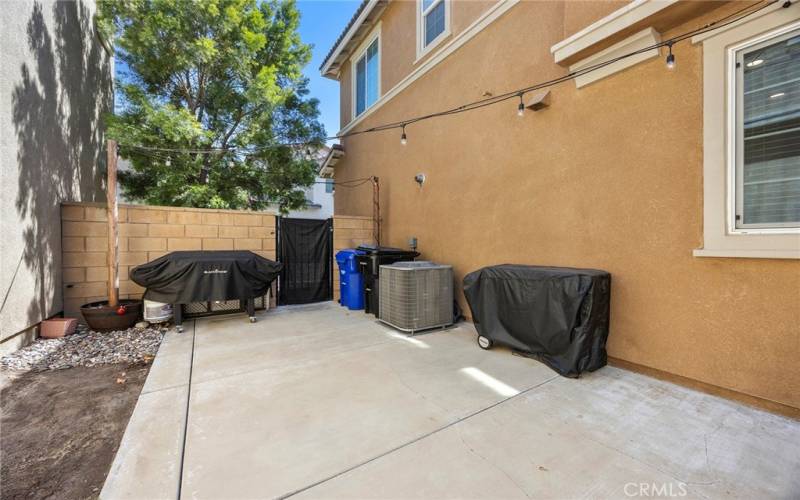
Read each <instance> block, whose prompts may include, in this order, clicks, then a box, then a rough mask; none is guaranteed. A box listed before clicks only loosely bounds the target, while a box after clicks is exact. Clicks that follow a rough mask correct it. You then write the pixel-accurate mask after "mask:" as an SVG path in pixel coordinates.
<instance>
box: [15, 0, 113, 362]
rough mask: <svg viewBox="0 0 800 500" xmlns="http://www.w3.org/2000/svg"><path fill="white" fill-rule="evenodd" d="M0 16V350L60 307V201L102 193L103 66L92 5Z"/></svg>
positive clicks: (21, 3) (106, 100) (29, 8)
mask: <svg viewBox="0 0 800 500" xmlns="http://www.w3.org/2000/svg"><path fill="white" fill-rule="evenodd" d="M1 7H2V8H0V54H1V55H0V61H2V69H1V70H0V213H2V216H1V217H0V235H2V238H0V297H1V298H2V309H0V352H6V351H10V350H14V349H17V348H19V347H20V346H21V345H23V344H24V343H25V342H27V341H29V340H30V339H31V338H32V336H33V334H34V331H33V328H32V327H33V326H34V325H36V324H37V323H39V321H41V320H42V319H44V318H47V317H49V316H51V315H53V314H56V313H58V312H59V311H60V310H61V308H62V304H61V273H60V270H61V225H60V216H59V212H60V203H61V202H62V201H64V200H98V199H103V198H105V194H104V192H103V189H102V187H103V169H104V167H103V164H104V156H105V148H104V145H103V124H102V113H104V112H107V111H110V110H111V106H112V103H113V92H112V75H113V61H112V59H111V57H110V55H109V54H108V53H107V52H106V50H105V49H104V48H103V47H102V45H101V43H100V40H99V39H98V37H97V35H96V33H95V29H94V20H93V19H94V13H95V2H94V0H77V1H69V2H64V1H62V2H56V1H53V0H41V1H37V2H33V1H28V0H13V1H6V2H3V3H2V6H1Z"/></svg>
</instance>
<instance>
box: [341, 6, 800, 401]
mask: <svg viewBox="0 0 800 500" xmlns="http://www.w3.org/2000/svg"><path fill="white" fill-rule="evenodd" d="M736 8H737V7H736V5H731V6H728V7H724V8H722V9H718V10H717V11H716V12H714V13H713V16H706V17H705V18H698V19H694V20H692V21H691V22H689V23H688V24H686V25H684V26H679V27H676V28H675V32H679V31H684V30H686V29H688V28H693V27H696V26H698V25H702V24H703V23H705V22H707V21H708V20H710V19H712V17H713V18H716V17H720V16H723V15H725V14H727V13H728V12H731V11H732V10H735V9H736ZM726 9H727V10H726ZM600 10H603V9H600ZM563 12H564V10H563V6H562V5H561V4H559V3H557V2H553V3H548V2H521V3H520V4H518V5H517V6H515V7H514V8H512V9H511V10H510V11H509V12H508V13H506V14H505V15H504V16H503V17H502V18H500V19H499V20H498V21H496V22H495V23H494V24H492V25H491V26H490V27H489V28H487V29H486V30H485V31H484V32H482V33H481V34H480V35H478V36H477V37H476V38H474V39H473V40H471V41H470V42H469V43H468V44H466V45H465V46H464V47H462V48H461V49H460V50H459V51H458V52H456V53H455V54H454V55H452V56H450V57H449V58H447V59H446V60H445V61H443V62H442V63H441V64H439V65H438V66H437V67H436V68H435V69H434V70H432V71H431V72H429V73H428V74H426V75H425V76H424V77H422V78H421V79H419V80H418V81H417V82H415V84H414V85H412V86H411V87H409V88H408V89H406V90H405V91H404V92H403V93H401V94H400V95H399V96H398V97H396V98H395V99H393V100H391V101H390V102H388V103H387V104H386V105H385V106H383V107H382V108H381V109H379V110H377V111H376V112H375V113H374V114H373V115H372V116H370V117H368V118H367V119H366V120H365V121H364V123H363V124H359V126H358V128H359V129H360V128H368V127H370V126H374V125H377V124H379V123H384V122H389V121H395V120H399V119H403V118H406V117H409V116H415V115H420V114H424V113H428V112H431V111H436V110H440V109H445V108H449V107H452V106H455V105H458V104H461V103H463V102H465V101H470V100H473V99H478V98H480V96H481V94H482V92H484V91H487V90H488V91H491V92H493V93H494V94H498V93H500V92H502V91H506V90H510V89H514V88H518V87H521V86H523V85H525V84H528V83H530V82H536V81H541V80H546V79H548V78H551V77H554V76H558V75H562V74H564V72H565V70H564V69H562V68H560V67H558V66H557V65H555V64H554V63H553V58H552V55H551V54H550V52H549V48H550V47H551V46H552V45H553V44H554V43H556V42H558V41H560V40H561V39H562V38H563V34H564V31H565V29H564V19H563ZM605 13H606V12H598V15H602V14H605ZM533 19H535V20H536V22H535V23H533V22H532V21H531V20H533ZM584 22H586V21H584ZM534 27H535V28H536V29H533V28H534ZM575 29H577V25H576V26H571V27H570V30H575ZM665 36H668V33H667V34H666V35H665ZM389 43H391V41H390V40H386V41H385V42H384V44H389ZM675 54H676V56H677V67H676V68H675V70H673V71H667V70H666V69H665V67H664V62H663V58H657V59H653V60H650V61H647V62H644V63H641V64H639V65H637V66H635V67H633V68H630V69H628V70H626V71H623V72H621V73H619V74H616V75H614V76H612V77H610V78H606V79H604V80H601V81H599V82H597V83H595V84H592V85H590V86H588V87H585V88H583V89H580V90H576V88H575V86H574V84H572V83H567V84H563V85H561V86H558V87H555V88H553V94H552V104H551V106H550V108H549V109H547V110H545V111H542V112H538V113H533V112H528V113H526V115H525V116H524V117H523V118H518V117H517V116H516V105H517V103H516V102H515V101H509V102H508V103H507V104H504V105H498V106H493V107H489V108H484V109H482V110H480V111H474V112H470V113H466V114H461V115H457V116H451V117H447V118H441V119H437V120H430V121H426V122H421V123H418V124H414V125H412V126H409V127H408V129H407V133H408V145H407V146H405V147H403V146H401V145H400V141H399V139H400V132H399V131H388V132H382V133H378V134H369V135H361V136H354V137H350V138H347V139H345V140H344V148H345V150H346V156H345V157H344V159H343V160H342V161H340V163H339V164H338V165H337V166H336V177H337V178H338V179H352V178H361V177H366V176H369V175H377V176H379V177H380V181H381V196H382V198H381V209H382V217H383V224H382V236H383V243H384V244H388V245H394V246H405V245H406V241H407V239H408V237H409V236H412V235H413V236H416V237H417V238H418V239H419V249H420V250H421V252H422V254H423V255H422V257H423V258H425V259H430V260H435V261H439V262H443V263H448V264H453V265H454V268H455V271H456V275H457V279H459V280H460V279H461V278H462V277H463V276H464V274H466V273H467V272H470V271H473V270H475V269H477V268H479V267H481V266H486V265H491V264H500V263H504V262H514V263H526V264H545V265H556V266H576V267H594V268H600V269H605V270H608V271H610V272H611V274H612V275H613V286H612V301H611V304H612V313H611V321H612V324H611V334H610V338H609V346H608V349H609V354H610V355H611V356H613V357H616V358H620V359H623V360H627V361H630V362H634V363H637V364H640V365H644V366H647V367H651V368H655V369H658V370H663V371H666V372H670V373H674V374H677V375H680V376H683V377H688V378H690V379H694V380H697V381H700V382H704V383H707V384H711V385H714V386H718V387H722V388H726V389H731V390H734V391H737V392H740V393H744V394H748V395H752V396H756V397H759V398H763V399H766V400H770V401H774V402H778V403H782V404H785V405H789V406H793V407H795V408H797V407H800V363H797V359H798V358H800V327H798V325H800V306H798V298H800V262H797V261H792V260H766V259H724V258H696V257H693V256H692V250H693V249H695V248H699V247H702V245H703V231H702V229H703V228H702V219H703V199H702V192H703V179H702V140H703V137H702V118H703V117H702V108H703V106H702V97H703V96H702V74H701V68H702V65H701V48H700V47H698V46H692V45H690V44H689V43H688V42H684V43H681V44H679V45H677V46H676V47H675ZM384 64H386V60H384ZM419 172H424V173H425V174H426V175H427V181H426V182H425V184H424V186H423V187H421V188H420V187H418V186H417V184H416V183H415V182H414V180H413V177H414V175H415V174H416V173H419ZM335 208H336V212H337V213H348V214H362V215H369V214H370V213H371V209H372V197H371V188H370V187H369V186H366V185H365V186H363V187H360V188H356V189H349V190H346V192H345V191H342V192H337V194H336V207H335ZM461 300H462V302H463V297H462V298H461ZM462 305H463V304H462Z"/></svg>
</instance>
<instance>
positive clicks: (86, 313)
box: [81, 140, 142, 332]
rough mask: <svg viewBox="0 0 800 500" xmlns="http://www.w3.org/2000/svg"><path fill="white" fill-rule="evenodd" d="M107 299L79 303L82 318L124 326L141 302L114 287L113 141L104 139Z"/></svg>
mask: <svg viewBox="0 0 800 500" xmlns="http://www.w3.org/2000/svg"><path fill="white" fill-rule="evenodd" d="M107 147H108V168H107V170H108V180H107V182H106V200H107V202H108V206H107V212H108V300H103V301H99V302H91V303H89V304H84V305H83V306H81V314H83V319H85V320H86V323H87V324H88V325H89V328H91V329H92V330H95V331H101V332H102V331H112V330H126V329H128V328H130V327H132V326H133V325H134V324H136V322H137V321H138V320H139V317H140V316H141V314H142V303H141V301H138V300H119V289H118V288H117V275H118V271H119V268H118V261H117V142H116V141H114V140H109V141H108V146H107Z"/></svg>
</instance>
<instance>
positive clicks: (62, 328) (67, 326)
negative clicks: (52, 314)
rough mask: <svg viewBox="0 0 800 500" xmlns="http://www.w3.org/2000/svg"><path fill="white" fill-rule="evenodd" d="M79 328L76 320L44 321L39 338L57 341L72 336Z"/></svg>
mask: <svg viewBox="0 0 800 500" xmlns="http://www.w3.org/2000/svg"><path fill="white" fill-rule="evenodd" d="M77 326H78V320H77V319H75V318H53V319H47V320H44V321H42V324H41V327H40V328H39V336H40V337H44V338H46V339H57V338H60V337H65V336H67V335H72V334H73V333H75V328H76V327H77Z"/></svg>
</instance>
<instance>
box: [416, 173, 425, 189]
mask: <svg viewBox="0 0 800 500" xmlns="http://www.w3.org/2000/svg"><path fill="white" fill-rule="evenodd" d="M414 181H415V182H416V183H417V184H419V187H422V184H423V183H424V182H425V174H417V175H415V176H414Z"/></svg>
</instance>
